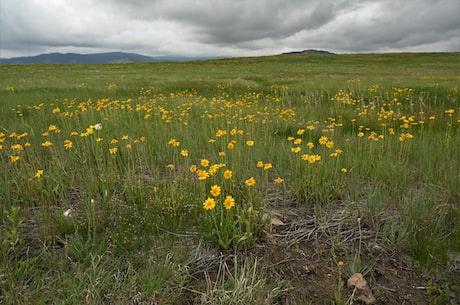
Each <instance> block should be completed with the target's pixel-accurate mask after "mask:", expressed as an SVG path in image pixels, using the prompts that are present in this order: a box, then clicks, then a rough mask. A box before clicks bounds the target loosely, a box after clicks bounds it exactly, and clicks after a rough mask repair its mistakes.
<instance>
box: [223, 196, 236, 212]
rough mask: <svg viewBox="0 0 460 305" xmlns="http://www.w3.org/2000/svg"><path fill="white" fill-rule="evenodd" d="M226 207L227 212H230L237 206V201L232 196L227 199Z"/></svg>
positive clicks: (225, 201)
mask: <svg viewBox="0 0 460 305" xmlns="http://www.w3.org/2000/svg"><path fill="white" fill-rule="evenodd" d="M224 206H225V208H226V209H227V210H230V209H231V208H233V207H234V206H235V199H234V198H233V197H232V196H227V197H225V200H224Z"/></svg>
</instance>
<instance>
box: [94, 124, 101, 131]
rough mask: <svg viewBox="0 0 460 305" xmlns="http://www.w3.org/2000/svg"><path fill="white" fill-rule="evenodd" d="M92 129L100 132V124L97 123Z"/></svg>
mask: <svg viewBox="0 0 460 305" xmlns="http://www.w3.org/2000/svg"><path fill="white" fill-rule="evenodd" d="M94 129H96V130H101V129H102V124H101V123H97V124H95V125H94Z"/></svg>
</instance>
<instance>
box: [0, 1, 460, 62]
mask: <svg viewBox="0 0 460 305" xmlns="http://www.w3.org/2000/svg"><path fill="white" fill-rule="evenodd" d="M19 2H20V3H19ZM459 15H460V1H458V0H444V1H433V0H406V1H399V0H398V1H397V0H375V1H370V0H355V1H353V0H322V1H320V0H292V1H286V0H263V1H253V0H225V1H224V0H156V1H151V0H150V1H149V0H131V1H125V0H80V1H72V0H53V1H52V0H42V1H38V0H22V1H13V0H6V1H3V2H1V7H0V48H1V52H2V53H1V54H0V55H1V56H3V57H7V56H14V55H27V53H40V52H53V51H63V52H64V51H66V52H69V51H75V52H86V53H88V52H100V51H112V50H120V51H128V52H138V53H142V54H147V55H161V54H182V55H192V56H193V55H225V56H243V55H263V54H276V53H280V52H285V51H291V50H302V49H308V48H316V49H327V50H330V51H334V52H383V51H460V21H459V18H458V16H459Z"/></svg>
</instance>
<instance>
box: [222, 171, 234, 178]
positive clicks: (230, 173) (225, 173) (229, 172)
mask: <svg viewBox="0 0 460 305" xmlns="http://www.w3.org/2000/svg"><path fill="white" fill-rule="evenodd" d="M232 175H233V172H232V171H231V170H229V169H227V170H226V171H225V172H224V178H225V179H227V180H228V179H231V178H232Z"/></svg>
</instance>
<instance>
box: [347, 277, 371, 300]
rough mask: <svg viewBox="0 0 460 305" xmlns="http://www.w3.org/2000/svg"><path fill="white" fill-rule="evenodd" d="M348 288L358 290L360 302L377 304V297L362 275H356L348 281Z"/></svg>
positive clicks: (357, 294) (357, 295)
mask: <svg viewBox="0 0 460 305" xmlns="http://www.w3.org/2000/svg"><path fill="white" fill-rule="evenodd" d="M347 287H348V288H355V289H356V297H357V298H358V300H360V301H362V302H364V303H366V304H367V305H370V304H374V303H375V302H376V299H375V297H374V296H373V295H372V292H371V289H370V288H369V285H368V284H367V281H366V280H365V279H364V277H363V275H362V274H361V273H355V274H353V275H352V276H350V278H349V279H348V281H347Z"/></svg>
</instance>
